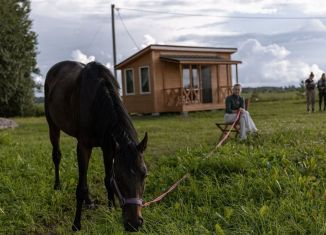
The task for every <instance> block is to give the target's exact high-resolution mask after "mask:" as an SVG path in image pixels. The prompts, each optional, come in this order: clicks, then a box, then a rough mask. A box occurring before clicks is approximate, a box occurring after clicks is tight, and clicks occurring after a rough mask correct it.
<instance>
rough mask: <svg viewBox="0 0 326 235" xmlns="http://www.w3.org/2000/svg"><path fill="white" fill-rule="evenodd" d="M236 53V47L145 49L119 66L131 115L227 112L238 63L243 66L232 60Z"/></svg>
mask: <svg viewBox="0 0 326 235" xmlns="http://www.w3.org/2000/svg"><path fill="white" fill-rule="evenodd" d="M235 52H236V49H235V48H215V47H185V46H166V45H150V46H148V47H146V48H144V49H143V50H141V51H139V52H137V53H136V54H134V55H132V56H131V57H129V58H127V59H126V60H124V61H122V62H121V63H119V64H118V65H117V66H116V67H115V68H116V69H120V70H121V75H122V99H123V102H124V104H125V105H126V108H127V110H128V112H130V113H161V112H190V111H198V110H212V109H223V108H224V100H225V97H226V96H227V95H229V94H231V87H232V76H235V75H236V76H237V75H238V73H237V64H239V63H241V61H234V60H232V59H231V54H233V53H235ZM231 66H234V68H235V69H236V74H235V75H233V74H232V67H231ZM140 71H142V72H140ZM147 73H148V75H147ZM147 76H149V77H148V81H147ZM127 80H128V82H127ZM236 80H238V78H237V77H236ZM132 81H133V84H132ZM127 83H128V84H127ZM148 83H149V84H148ZM148 86H149V91H148ZM142 89H146V92H142ZM128 92H129V93H128Z"/></svg>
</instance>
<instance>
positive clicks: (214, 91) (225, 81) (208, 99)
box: [160, 55, 241, 112]
mask: <svg viewBox="0 0 326 235" xmlns="http://www.w3.org/2000/svg"><path fill="white" fill-rule="evenodd" d="M160 59H161V60H162V61H165V62H167V63H174V66H176V70H178V73H176V74H178V76H177V78H176V79H177V80H178V83H177V84H175V85H178V86H175V87H172V88H171V87H169V86H170V84H169V83H168V82H164V83H163V96H164V105H165V106H166V107H167V108H169V109H173V111H179V112H187V111H198V110H212V109H223V108H224V100H225V97H226V96H228V95H230V94H231V93H232V75H234V76H235V77H234V78H233V80H235V82H236V83H238V64H240V63H241V62H240V61H234V60H225V59H223V58H221V57H219V56H188V55H187V56H185V55H183V56H176V55H174V56H161V57H160ZM169 66H171V65H169ZM232 66H233V67H232ZM232 69H233V73H235V74H232Z"/></svg>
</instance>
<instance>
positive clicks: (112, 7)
mask: <svg viewBox="0 0 326 235" xmlns="http://www.w3.org/2000/svg"><path fill="white" fill-rule="evenodd" d="M111 24H112V47H113V71H114V77H115V79H118V78H117V70H116V69H115V66H116V64H117V54H116V46H115V24H114V4H111Z"/></svg>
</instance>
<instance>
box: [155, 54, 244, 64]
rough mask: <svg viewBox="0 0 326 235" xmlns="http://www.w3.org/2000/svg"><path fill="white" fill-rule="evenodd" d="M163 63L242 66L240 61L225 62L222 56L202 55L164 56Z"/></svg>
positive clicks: (161, 57) (162, 57)
mask: <svg viewBox="0 0 326 235" xmlns="http://www.w3.org/2000/svg"><path fill="white" fill-rule="evenodd" d="M160 59H161V60H162V61H167V62H172V63H178V64H180V63H181V64H183V63H186V64H189V63H200V64H201V63H205V64H240V63H241V61H238V60H225V59H223V58H222V57H220V56H200V55H162V56H160Z"/></svg>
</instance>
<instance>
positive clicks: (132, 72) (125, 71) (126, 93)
mask: <svg viewBox="0 0 326 235" xmlns="http://www.w3.org/2000/svg"><path fill="white" fill-rule="evenodd" d="M127 71H131V74H132V87H133V92H128V86H127ZM124 80H125V95H135V94H136V93H135V75H134V69H133V68H126V69H125V70H124Z"/></svg>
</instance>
